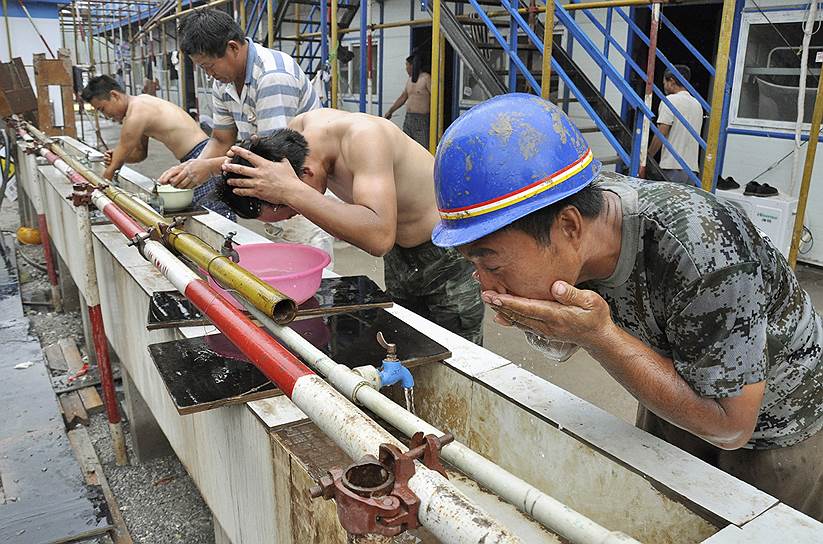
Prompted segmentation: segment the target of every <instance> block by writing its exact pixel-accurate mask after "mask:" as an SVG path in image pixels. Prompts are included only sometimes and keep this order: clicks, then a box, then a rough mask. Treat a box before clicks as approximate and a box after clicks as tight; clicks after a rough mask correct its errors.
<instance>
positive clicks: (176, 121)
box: [123, 94, 208, 160]
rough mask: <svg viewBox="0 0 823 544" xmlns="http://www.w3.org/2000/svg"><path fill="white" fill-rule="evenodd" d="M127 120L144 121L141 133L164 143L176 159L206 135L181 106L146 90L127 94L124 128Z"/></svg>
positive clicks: (129, 121)
mask: <svg viewBox="0 0 823 544" xmlns="http://www.w3.org/2000/svg"><path fill="white" fill-rule="evenodd" d="M135 122H137V123H135ZM130 123H135V124H137V125H143V135H144V136H148V137H149V138H154V139H155V140H157V141H159V142H160V143H162V144H163V145H165V146H166V147H167V148H168V149H169V151H171V152H172V153H173V154H174V156H175V157H176V158H177V159H178V160H180V159H182V158H183V157H185V156H186V154H187V153H188V152H189V151H191V150H192V149H194V146H196V145H197V144H199V143H200V142H202V141H203V140H205V139H206V138H208V135H207V134H206V133H205V132H203V129H201V128H200V125H198V124H197V121H195V120H194V119H192V118H191V116H190V115H189V114H187V113H186V112H185V111H183V109H182V108H180V107H178V106H176V105H174V104H172V103H171V102H167V101H165V100H163V99H162V98H157V97H156V96H150V95H147V94H141V95H138V96H132V97H131V98H130V100H129V109H128V111H127V113H126V117H125V118H124V119H123V125H124V128H125V127H126V126H127V125H128V124H130Z"/></svg>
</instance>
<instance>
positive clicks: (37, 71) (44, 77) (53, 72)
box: [34, 56, 74, 86]
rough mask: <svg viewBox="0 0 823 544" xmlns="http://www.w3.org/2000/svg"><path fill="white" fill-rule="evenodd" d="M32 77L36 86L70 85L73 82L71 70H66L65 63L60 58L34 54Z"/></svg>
mask: <svg viewBox="0 0 823 544" xmlns="http://www.w3.org/2000/svg"><path fill="white" fill-rule="evenodd" d="M34 77H35V81H37V85H38V86H40V85H60V86H63V85H66V86H71V85H73V84H74V82H73V81H72V74H71V72H69V71H67V70H66V65H65V63H64V62H63V61H62V60H60V59H46V58H37V57H36V56H35V61H34Z"/></svg>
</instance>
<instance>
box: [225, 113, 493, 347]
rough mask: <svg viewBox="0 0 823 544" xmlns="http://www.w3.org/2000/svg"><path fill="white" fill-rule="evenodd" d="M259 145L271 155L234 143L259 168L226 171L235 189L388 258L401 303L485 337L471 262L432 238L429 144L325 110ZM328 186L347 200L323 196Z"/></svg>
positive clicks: (389, 285)
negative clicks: (299, 215)
mask: <svg viewBox="0 0 823 544" xmlns="http://www.w3.org/2000/svg"><path fill="white" fill-rule="evenodd" d="M255 149H257V150H260V151H261V153H262V154H263V155H264V157H261V156H260V155H257V154H255V153H252V152H250V151H249V150H247V149H244V148H241V147H234V148H232V152H233V153H234V154H235V155H236V159H237V160H239V159H242V160H244V161H248V164H250V165H251V166H243V165H241V164H233V163H227V164H225V165H224V166H223V168H224V170H225V171H226V176H227V177H228V178H229V183H230V184H231V186H233V187H234V193H235V194H236V195H240V196H247V197H255V198H257V199H260V200H262V201H265V202H267V203H269V204H267V205H265V206H264V207H263V210H262V215H260V219H261V220H264V221H279V220H283V219H287V218H289V217H291V216H293V215H295V214H302V215H303V216H305V217H306V218H307V219H309V220H310V221H312V222H313V223H315V224H316V225H319V226H320V227H321V228H323V229H324V230H325V231H326V232H328V233H330V234H331V235H332V236H335V237H336V238H341V239H343V240H346V241H347V242H349V243H351V244H353V245H355V246H357V247H359V248H361V249H363V250H365V251H367V252H369V253H371V254H372V255H376V256H383V257H384V264H385V274H386V289H387V291H388V292H389V294H390V295H391V296H392V298H393V299H394V300H395V301H396V302H397V303H398V304H402V305H403V306H405V307H407V308H409V309H410V310H412V311H414V312H417V313H418V314H420V315H422V316H424V317H427V318H429V319H431V320H432V321H434V322H435V323H437V324H439V325H441V326H443V327H445V328H447V329H449V330H451V331H453V332H455V333H457V334H460V335H461V336H463V337H465V338H467V339H469V340H472V341H474V342H476V343H481V342H482V338H483V303H482V301H481V300H480V290H479V288H478V285H477V282H476V281H475V280H474V279H472V277H471V274H472V266H471V264H470V263H469V262H467V261H466V260H465V259H463V258H462V257H461V256H460V254H459V253H457V251H454V250H447V249H443V248H438V247H435V246H434V245H433V244H432V243H431V234H432V228H433V227H434V225H435V224H436V223H437V221H438V214H437V207H436V205H435V200H434V187H433V184H432V168H433V165H434V158H433V157H432V156H431V154H430V153H429V152H428V151H426V149H425V148H423V147H422V146H421V145H420V144H418V143H417V142H415V141H414V140H413V139H412V138H410V137H409V136H407V135H406V134H404V133H403V132H402V131H401V130H400V129H399V128H398V127H397V126H396V125H394V124H393V123H392V122H391V121H388V120H386V119H383V118H381V117H375V116H372V115H367V114H363V113H347V112H343V111H338V110H332V109H321V110H315V111H311V112H308V113H305V114H303V115H299V116H297V117H295V118H294V120H293V121H292V122H291V123H289V129H287V130H281V131H275V132H274V133H272V135H271V136H270V137H269V138H264V139H261V140H260V142H258V143H257V144H256V145H255ZM268 158H274V159H276V160H277V162H272V161H270V160H267V159H268ZM241 176H242V177H241ZM327 188H328V189H330V190H331V191H332V192H333V193H334V194H335V195H337V196H338V197H339V198H340V200H332V199H330V198H328V197H326V196H324V194H323V193H324V192H325V191H326V189H327ZM341 200H342V201H341Z"/></svg>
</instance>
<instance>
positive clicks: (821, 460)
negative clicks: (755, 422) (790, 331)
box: [636, 406, 823, 521]
mask: <svg viewBox="0 0 823 544" xmlns="http://www.w3.org/2000/svg"><path fill="white" fill-rule="evenodd" d="M636 424H637V426H638V427H640V428H641V429H643V430H645V431H647V432H649V433H651V434H653V435H655V436H657V437H658V438H662V439H663V440H665V441H666V442H668V443H670V444H673V445H675V446H677V447H678V448H680V449H682V450H684V451H687V452H689V453H691V454H692V455H694V456H695V457H698V458H700V459H702V460H703V461H705V462H706V463H708V464H710V465H712V466H715V467H717V468H719V469H721V470H723V471H724V472H728V473H729V474H731V475H732V476H735V477H737V478H739V479H741V480H743V481H744V482H748V483H750V484H751V485H753V486H755V487H756V488H758V489H760V490H762V491H765V492H766V493H768V494H769V495H771V496H773V497H775V498H777V499H780V501H781V502H784V503H785V504H787V505H789V506H791V507H792V508H794V509H796V510H800V511H801V512H803V513H804V514H806V515H808V516H810V517H812V518H814V519H816V520H818V521H823V431H820V432H818V433H817V434H815V435H814V436H812V437H810V438H807V439H806V440H804V441H803V442H800V443H798V444H795V445H794V446H787V447H783V448H772V449H767V450H752V449H746V448H740V449H737V450H733V451H726V450H721V449H720V448H717V447H715V446H712V445H711V444H709V443H708V442H705V441H704V440H701V439H700V438H698V437H696V436H695V435H693V434H691V433H690V432H688V431H684V430H683V429H680V428H679V427H675V426H674V425H672V424H671V423H669V422H667V421H664V420H663V419H660V418H659V417H657V416H656V415H655V414H653V413H652V412H651V411H650V410H648V409H646V408H645V407H643V406H639V407H638V409H637V422H636Z"/></svg>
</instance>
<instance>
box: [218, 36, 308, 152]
mask: <svg viewBox="0 0 823 544" xmlns="http://www.w3.org/2000/svg"><path fill="white" fill-rule="evenodd" d="M246 42H247V43H248V44H249V50H248V51H249V53H248V57H247V59H246V82H245V84H244V85H243V90H242V92H241V93H240V96H238V94H237V89H236V87H235V85H234V83H221V82H220V81H217V80H215V81H214V84H213V85H212V101H213V104H214V128H215V129H217V130H230V129H232V128H235V127H236V128H237V137H238V139H240V140H245V139H247V138H249V137H250V136H251V135H252V134H258V135H260V136H265V135H267V134H269V133H271V132H272V131H274V130H276V129H278V128H285V127H286V125H287V124H288V122H289V121H290V120H291V119H293V118H294V117H295V116H297V115H299V114H301V113H305V112H307V111H310V110H314V109H318V108H320V107H321V105H320V99H319V98H318V97H317V93H316V92H315V91H314V87H312V84H311V81H309V78H308V76H306V74H305V73H304V72H303V70H302V69H301V68H300V65H299V64H297V62H296V61H295V60H294V59H293V58H292V57H291V56H289V55H287V54H286V53H283V52H282V51H275V50H273V49H268V48H266V47H263V46H262V45H258V44H256V43H254V42H252V41H251V40H249V39H248V38H246Z"/></svg>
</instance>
